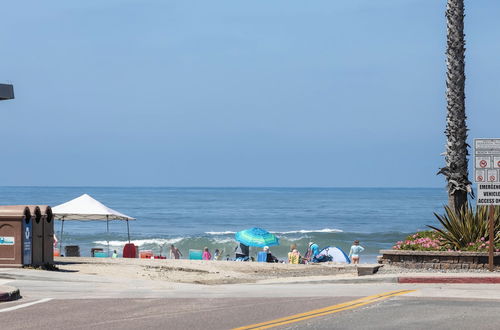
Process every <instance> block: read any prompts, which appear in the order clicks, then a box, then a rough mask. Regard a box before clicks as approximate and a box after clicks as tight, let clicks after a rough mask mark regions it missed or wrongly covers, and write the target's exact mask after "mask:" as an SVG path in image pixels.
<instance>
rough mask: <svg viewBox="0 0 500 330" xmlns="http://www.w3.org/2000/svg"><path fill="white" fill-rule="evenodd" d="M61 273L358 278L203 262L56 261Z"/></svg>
mask: <svg viewBox="0 0 500 330" xmlns="http://www.w3.org/2000/svg"><path fill="white" fill-rule="evenodd" d="M56 262H57V267H58V268H59V270H61V271H67V272H79V273H80V274H88V275H99V276H105V277H109V276H112V277H122V278H130V279H151V280H161V281H167V282H177V283H196V284H231V283H254V282H257V281H262V280H272V279H280V280H283V279H287V278H292V279H297V278H311V277H318V276H319V277H322V276H335V275H352V276H356V275H355V274H356V267H355V266H351V265H344V264H335V263H321V264H309V265H291V264H282V263H258V262H234V261H203V260H183V259H180V260H174V259H163V260H159V259H154V260H152V259H123V258H117V259H111V258H71V257H65V258H56Z"/></svg>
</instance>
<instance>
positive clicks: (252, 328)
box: [233, 290, 416, 330]
mask: <svg viewBox="0 0 500 330" xmlns="http://www.w3.org/2000/svg"><path fill="white" fill-rule="evenodd" d="M415 291H416V290H398V291H390V292H385V293H381V294H377V295H372V296H367V297H363V298H360V299H356V300H351V301H348V302H345V303H341V304H337V305H332V306H328V307H324V308H320V309H315V310H312V311H309V312H305V313H300V314H294V315H290V316H287V317H282V318H279V319H275V320H271V321H267V322H262V323H256V324H251V325H247V326H243V327H239V328H234V329H233V330H256V329H268V328H273V327H277V326H280V325H285V324H289V323H294V322H299V321H304V320H308V319H311V318H314V317H319V316H324V315H328V314H333V313H337V312H341V311H345V310H348V309H353V308H357V307H361V306H364V305H368V304H371V303H374V302H377V301H381V300H384V299H388V298H391V297H395V296H399V295H403V294H407V293H411V292H415Z"/></svg>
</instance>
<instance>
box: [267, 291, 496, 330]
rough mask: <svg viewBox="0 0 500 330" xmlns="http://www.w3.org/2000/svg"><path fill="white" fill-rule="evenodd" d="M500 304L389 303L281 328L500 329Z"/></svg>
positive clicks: (437, 300)
mask: <svg viewBox="0 0 500 330" xmlns="http://www.w3.org/2000/svg"><path fill="white" fill-rule="evenodd" d="M499 328H500V301H477V300H472V301H471V300H454V299H413V298H401V299H393V300H386V301H383V302H380V303H377V304H374V305H370V306H366V307H363V308H360V309H358V310H352V311H349V312H343V313H338V314H334V315H330V316H324V317H321V318H317V319H313V320H307V321H304V322H301V323H296V324H293V325H288V326H284V327H279V328H277V329H375V330H376V329H384V330H385V329H389V330H390V329H397V330H401V329H405V330H421V329H453V330H460V329H464V330H465V329H467V330H470V329H491V330H493V329H495V330H496V329H499Z"/></svg>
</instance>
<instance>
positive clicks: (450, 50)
mask: <svg viewBox="0 0 500 330" xmlns="http://www.w3.org/2000/svg"><path fill="white" fill-rule="evenodd" d="M464 17H465V13H464V0H448V3H447V7H446V21H447V30H448V38H447V50H446V56H447V61H446V66H447V75H446V100H447V112H448V114H447V116H446V131H445V134H446V137H447V143H446V151H445V153H444V155H445V160H446V166H445V167H443V168H441V169H440V171H439V173H440V174H443V175H444V176H445V177H446V180H447V181H448V206H449V207H450V208H451V209H452V210H454V211H455V212H457V213H458V211H459V210H460V209H462V208H463V207H464V206H465V204H466V203H467V193H471V192H472V189H471V182H470V181H469V178H468V176H469V172H468V169H467V164H468V158H467V156H468V155H469V152H468V147H469V145H468V144H467V123H466V120H467V116H466V114H465V35H464Z"/></svg>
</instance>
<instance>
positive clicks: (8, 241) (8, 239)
mask: <svg viewBox="0 0 500 330" xmlns="http://www.w3.org/2000/svg"><path fill="white" fill-rule="evenodd" d="M14 243H15V238H14V237H12V236H0V245H14Z"/></svg>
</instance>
